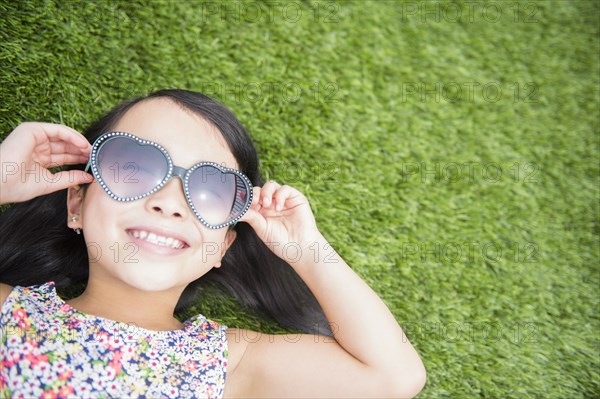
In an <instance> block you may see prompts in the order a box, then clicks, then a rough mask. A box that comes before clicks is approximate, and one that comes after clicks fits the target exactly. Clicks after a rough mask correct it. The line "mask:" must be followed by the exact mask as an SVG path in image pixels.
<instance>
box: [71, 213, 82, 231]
mask: <svg viewBox="0 0 600 399" xmlns="http://www.w3.org/2000/svg"><path fill="white" fill-rule="evenodd" d="M71 221H72V222H76V221H77V216H75V215H73V217H71ZM73 231H74V232H75V233H77V234H81V229H80V228H75V229H73Z"/></svg>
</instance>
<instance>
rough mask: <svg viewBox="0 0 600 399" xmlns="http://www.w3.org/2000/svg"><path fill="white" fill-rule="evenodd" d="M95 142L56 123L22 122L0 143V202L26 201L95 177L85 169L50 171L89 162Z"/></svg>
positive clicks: (89, 180) (86, 181)
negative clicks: (92, 144) (63, 166)
mask: <svg viewBox="0 0 600 399" xmlns="http://www.w3.org/2000/svg"><path fill="white" fill-rule="evenodd" d="M90 149H91V145H90V143H88V141H87V140H86V139H85V137H83V136H82V135H81V134H80V133H78V132H77V131H76V130H73V129H71V128H70V127H67V126H64V125H58V124H54V123H38V122H26V123H22V124H20V125H19V126H17V128H16V129H15V130H13V131H12V133H10V134H9V135H8V137H6V139H5V140H4V141H3V142H2V144H1V145H0V167H1V173H0V176H1V179H0V204H6V203H10V202H22V201H27V200H30V199H32V198H35V197H38V196H40V195H45V194H50V193H52V192H54V191H58V190H62V189H65V188H67V187H71V186H76V185H79V184H85V183H90V182H92V181H93V180H94V177H93V176H92V175H91V174H88V173H86V172H84V171H82V170H69V171H61V172H58V173H54V174H53V173H52V172H50V169H49V168H54V167H57V166H61V165H76V164H84V163H87V161H88V157H89V153H90Z"/></svg>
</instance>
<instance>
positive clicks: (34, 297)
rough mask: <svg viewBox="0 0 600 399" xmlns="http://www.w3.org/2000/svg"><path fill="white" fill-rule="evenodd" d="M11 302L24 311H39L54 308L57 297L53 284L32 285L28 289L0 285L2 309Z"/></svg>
mask: <svg viewBox="0 0 600 399" xmlns="http://www.w3.org/2000/svg"><path fill="white" fill-rule="evenodd" d="M8 302H11V303H12V304H13V305H11V306H18V307H23V308H25V309H26V310H27V309H30V310H34V309H41V308H42V307H56V306H58V305H57V303H56V302H57V295H56V289H55V286H54V282H52V281H50V282H47V283H44V284H39V285H32V286H29V287H22V286H19V285H17V286H14V287H12V286H10V285H8V284H4V283H0V303H1V305H0V306H2V308H4V306H5V305H6V304H7V303H8Z"/></svg>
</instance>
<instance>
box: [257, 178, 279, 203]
mask: <svg viewBox="0 0 600 399" xmlns="http://www.w3.org/2000/svg"><path fill="white" fill-rule="evenodd" d="M279 187H280V185H279V183H277V182H275V181H273V180H271V181H269V182H267V183H265V184H264V185H263V186H262V189H261V193H260V197H261V198H260V203H261V204H262V206H263V208H268V207H270V206H271V203H272V202H273V201H272V198H273V194H274V193H275V190H277V189H278V188H279Z"/></svg>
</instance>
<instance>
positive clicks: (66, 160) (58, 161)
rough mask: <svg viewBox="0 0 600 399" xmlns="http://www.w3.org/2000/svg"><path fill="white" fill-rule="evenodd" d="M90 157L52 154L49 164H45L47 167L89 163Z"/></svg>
mask: <svg viewBox="0 0 600 399" xmlns="http://www.w3.org/2000/svg"><path fill="white" fill-rule="evenodd" d="M88 160H89V157H86V156H84V155H72V154H50V159H49V161H48V163H47V164H45V165H43V166H44V167H45V168H48V167H54V166H60V165H79V164H83V163H87V162H88Z"/></svg>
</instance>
